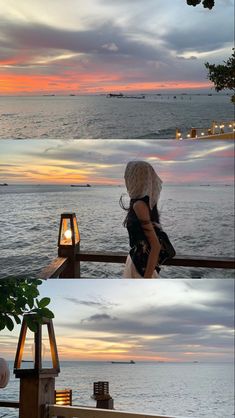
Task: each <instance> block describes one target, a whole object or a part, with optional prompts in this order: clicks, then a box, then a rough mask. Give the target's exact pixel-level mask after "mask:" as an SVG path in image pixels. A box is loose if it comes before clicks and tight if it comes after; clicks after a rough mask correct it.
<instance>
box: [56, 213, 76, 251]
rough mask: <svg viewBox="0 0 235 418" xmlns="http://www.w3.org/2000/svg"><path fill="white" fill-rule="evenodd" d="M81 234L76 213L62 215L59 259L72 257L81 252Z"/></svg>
mask: <svg viewBox="0 0 235 418" xmlns="http://www.w3.org/2000/svg"><path fill="white" fill-rule="evenodd" d="M79 243H80V234H79V230H78V224H77V219H76V215H75V213H62V214H61V217H60V230H59V238H58V255H59V257H71V256H73V255H75V254H76V252H77V251H78V250H79Z"/></svg>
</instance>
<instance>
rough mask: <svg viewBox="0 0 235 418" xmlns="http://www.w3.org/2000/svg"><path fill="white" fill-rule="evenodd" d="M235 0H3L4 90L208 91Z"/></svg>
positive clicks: (229, 37) (229, 34)
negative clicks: (207, 4)
mask: <svg viewBox="0 0 235 418" xmlns="http://www.w3.org/2000/svg"><path fill="white" fill-rule="evenodd" d="M233 8H234V5H233V0H216V2H215V7H214V8H213V9H212V10H211V11H210V10H208V9H204V8H203V7H202V5H199V6H197V7H192V6H191V7H190V6H188V5H187V4H186V0H174V1H172V0H157V1H156V0H145V1H142V0H125V1H123V0H119V1H112V0H86V1H85V2H84V1H81V0H80V1H79V0H56V2H55V1H53V0H34V1H30V0H21V1H20V2H19V1H17V0H10V1H7V2H6V1H5V0H0V94H2V95H8V94H9V95H11V94H38V93H40V94H41V93H61V94H65V93H71V92H72V93H86V94H87V93H102V92H105V93H106V92H107V91H108V92H109V91H113V92H114V91H125V90H126V91H158V90H159V89H168V90H169V89H180V88H181V89H184V90H186V89H190V88H193V89H195V88H200V89H205V88H208V87H210V86H211V84H210V83H209V82H208V80H207V74H206V69H205V67H204V63H205V62H206V61H209V62H211V63H214V62H215V63H219V62H222V61H223V60H225V59H227V58H228V57H229V56H230V55H231V52H232V47H233V23H234V18H233V12H234V10H233Z"/></svg>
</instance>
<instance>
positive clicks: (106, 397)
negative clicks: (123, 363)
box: [92, 382, 114, 409]
mask: <svg viewBox="0 0 235 418" xmlns="http://www.w3.org/2000/svg"><path fill="white" fill-rule="evenodd" d="M92 398H93V399H95V400H96V408H101V409H114V401H113V398H112V396H111V395H110V394H109V382H94V384H93V396H92Z"/></svg>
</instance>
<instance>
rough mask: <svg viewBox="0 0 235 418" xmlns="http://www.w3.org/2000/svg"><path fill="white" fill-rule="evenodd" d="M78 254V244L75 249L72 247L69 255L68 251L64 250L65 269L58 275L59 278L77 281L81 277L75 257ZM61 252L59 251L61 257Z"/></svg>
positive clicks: (78, 261)
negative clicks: (65, 257) (65, 258)
mask: <svg viewBox="0 0 235 418" xmlns="http://www.w3.org/2000/svg"><path fill="white" fill-rule="evenodd" d="M79 252H80V244H78V245H76V247H72V248H71V249H70V254H68V250H66V256H67V263H66V267H65V269H64V270H63V271H62V273H61V274H60V276H59V277H60V278H65V279H76V278H77V279H79V278H80V277H81V270H80V266H81V263H80V259H79V258H78V257H76V255H77V254H79ZM63 255H64V254H63V250H62V251H61V250H60V256H62V257H63Z"/></svg>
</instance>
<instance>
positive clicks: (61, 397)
mask: <svg viewBox="0 0 235 418" xmlns="http://www.w3.org/2000/svg"><path fill="white" fill-rule="evenodd" d="M55 404H56V405H66V406H71V405H72V390H71V389H61V390H59V389H56V390H55Z"/></svg>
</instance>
